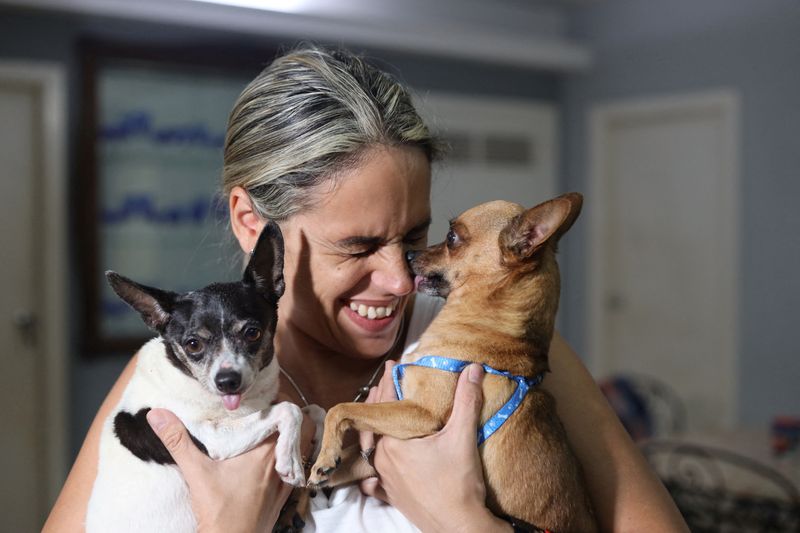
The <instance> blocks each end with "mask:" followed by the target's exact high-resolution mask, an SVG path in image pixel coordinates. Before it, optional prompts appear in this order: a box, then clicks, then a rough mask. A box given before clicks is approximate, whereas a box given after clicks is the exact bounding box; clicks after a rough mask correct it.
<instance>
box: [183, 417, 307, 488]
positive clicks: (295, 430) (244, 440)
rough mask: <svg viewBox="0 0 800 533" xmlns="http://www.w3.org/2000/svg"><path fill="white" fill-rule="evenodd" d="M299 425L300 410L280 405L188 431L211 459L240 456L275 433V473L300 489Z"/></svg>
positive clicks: (301, 418)
mask: <svg viewBox="0 0 800 533" xmlns="http://www.w3.org/2000/svg"><path fill="white" fill-rule="evenodd" d="M302 424H303V413H302V412H301V411H300V407H298V406H297V405H295V404H293V403H291V402H281V403H278V404H276V405H273V406H272V407H271V408H270V409H269V410H268V411H259V412H257V413H253V414H251V415H248V416H245V417H241V418H229V419H225V420H223V421H218V422H202V423H200V424H197V425H194V426H193V427H192V428H190V430H191V432H192V434H193V435H195V436H196V437H197V438H198V439H199V440H200V442H202V443H203V444H205V446H206V448H207V449H208V455H209V456H210V457H211V458H212V459H226V458H228V457H233V456H236V455H239V454H242V453H244V452H246V451H247V450H250V449H252V448H253V447H254V446H256V445H257V444H258V443H260V442H261V441H263V440H264V439H265V438H267V437H269V436H270V435H272V434H273V433H275V431H277V432H278V439H277V442H276V444H275V470H276V471H277V472H278V474H279V475H280V476H281V479H282V480H283V481H285V482H286V483H290V484H292V485H295V486H301V485H303V483H304V482H305V474H304V473H303V460H302V457H301V456H300V429H301V427H302Z"/></svg>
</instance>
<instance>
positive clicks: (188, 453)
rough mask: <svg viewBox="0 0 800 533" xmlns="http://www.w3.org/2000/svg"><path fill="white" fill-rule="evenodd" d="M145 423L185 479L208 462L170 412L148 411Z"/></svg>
mask: <svg viewBox="0 0 800 533" xmlns="http://www.w3.org/2000/svg"><path fill="white" fill-rule="evenodd" d="M147 422H148V423H149V424H150V427H151V428H152V429H153V431H154V432H155V434H156V436H157V437H158V438H159V439H160V440H161V442H162V443H164V446H166V448H167V451H168V452H169V453H170V455H171V456H172V458H173V459H174V460H175V464H177V465H178V468H180V469H181V472H183V475H184V477H186V478H187V479H188V478H190V477H191V474H192V472H193V471H194V469H195V468H197V467H198V466H199V465H202V464H203V463H204V462H205V461H210V459H209V458H208V456H206V455H205V454H204V453H203V452H201V451H200V450H199V449H198V448H197V446H196V445H195V444H194V442H192V439H191V437H190V436H189V431H188V430H187V429H186V427H185V426H184V425H183V422H181V421H180V419H178V417H177V416H175V414H174V413H173V412H172V411H168V410H167V409H150V411H149V412H148V413H147Z"/></svg>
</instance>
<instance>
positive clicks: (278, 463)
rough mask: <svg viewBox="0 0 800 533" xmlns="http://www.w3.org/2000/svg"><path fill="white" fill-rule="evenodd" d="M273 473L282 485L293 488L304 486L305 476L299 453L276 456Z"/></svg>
mask: <svg viewBox="0 0 800 533" xmlns="http://www.w3.org/2000/svg"><path fill="white" fill-rule="evenodd" d="M275 471H276V472H277V473H278V475H279V476H280V478H281V480H282V481H283V482H284V483H288V484H289V485H293V486H295V487H303V486H305V484H306V474H305V472H304V471H303V461H302V458H301V457H300V454H299V453H285V454H282V453H278V454H276V456H275Z"/></svg>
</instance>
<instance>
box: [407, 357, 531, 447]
mask: <svg viewBox="0 0 800 533" xmlns="http://www.w3.org/2000/svg"><path fill="white" fill-rule="evenodd" d="M471 363H472V361H462V360H460V359H451V358H450V357H442V356H439V355H425V356H423V357H420V358H419V359H417V360H416V361H414V362H413V363H402V364H398V365H395V367H394V369H393V370H392V379H393V380H394V388H395V391H397V399H398V400H402V399H403V389H402V388H401V387H400V380H401V379H403V376H404V375H405V371H406V367H407V366H421V367H425V368H433V369H436V370H444V371H446V372H453V373H456V374H459V373H461V371H462V370H464V369H465V368H466V367H467V365H469V364H471ZM481 366H482V367H483V370H484V372H486V373H487V374H494V375H495V376H503V377H504V378H507V379H510V380H512V381H516V382H517V388H516V389H515V390H514V392H513V393H512V394H511V398H509V399H508V401H507V402H506V403H505V405H503V407H501V408H500V409H499V410H498V411H497V412H496V413H495V414H493V415H492V416H491V417H490V418H489V420H487V421H486V423H485V424H484V425H483V426H482V427H480V428H478V446H480V445H481V444H483V442H484V441H485V440H486V439H488V438H489V437H491V436H492V433H494V432H495V431H497V430H498V429H500V426H502V425H503V424H504V423H505V421H506V420H508V417H510V416H511V415H512V414H513V413H514V411H516V410H517V407H519V406H520V404H521V403H522V400H523V398H525V395H526V394H528V391H529V390H530V389H532V388H533V387H536V386H537V385H539V383H541V382H542V378H543V377H544V374H539V375H538V376H534V377H532V378H526V377H525V376H516V375H514V374H511V373H509V372H503V371H502V370H496V369H494V368H492V367H490V366H489V365H481Z"/></svg>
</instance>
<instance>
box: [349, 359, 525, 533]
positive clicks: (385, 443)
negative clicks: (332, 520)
mask: <svg viewBox="0 0 800 533" xmlns="http://www.w3.org/2000/svg"><path fill="white" fill-rule="evenodd" d="M393 366H394V363H393V362H388V363H387V365H386V368H385V371H384V374H383V378H382V379H381V382H380V384H379V385H378V387H373V389H372V390H371V391H370V395H369V397H368V398H367V401H368V402H381V401H394V400H397V396H396V395H395V391H394V385H393V383H392V378H391V376H392V367H393ZM482 381H483V368H482V367H481V366H480V365H475V364H473V365H470V366H468V367H467V368H466V369H465V370H464V371H463V372H462V373H461V375H460V376H459V380H458V386H457V388H456V393H455V399H454V403H453V411H452V414H451V415H450V419H449V420H448V422H447V424H446V425H445V427H444V428H443V429H442V430H441V431H439V432H438V433H436V434H434V435H431V436H428V437H424V438H420V439H410V440H400V439H394V438H390V437H380V438H379V439H378V441H377V443H375V441H374V439H373V436H372V434H367V433H362V435H361V439H360V441H361V448H362V450H368V449H370V448H373V447H374V449H375V451H374V463H373V464H374V465H375V469H376V470H377V471H378V475H379V476H380V478H370V479H366V480H364V481H362V482H361V490H362V492H364V493H365V494H368V495H371V496H375V497H377V498H380V499H382V500H384V501H385V502H387V503H389V504H391V505H393V506H394V507H396V508H397V509H398V510H399V511H400V512H402V513H403V514H404V515H405V516H406V518H408V519H409V520H411V522H413V523H414V525H416V526H417V527H419V528H420V529H421V530H423V531H510V530H511V527H510V525H509V524H508V523H506V522H503V521H501V520H500V519H498V518H496V517H495V516H494V515H492V514H491V512H490V511H489V510H488V509H487V508H486V486H485V485H484V480H483V469H482V466H481V461H480V456H479V454H478V443H477V427H478V422H479V418H480V411H481V405H482V403H483V396H482V393H481V382H482Z"/></svg>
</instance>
